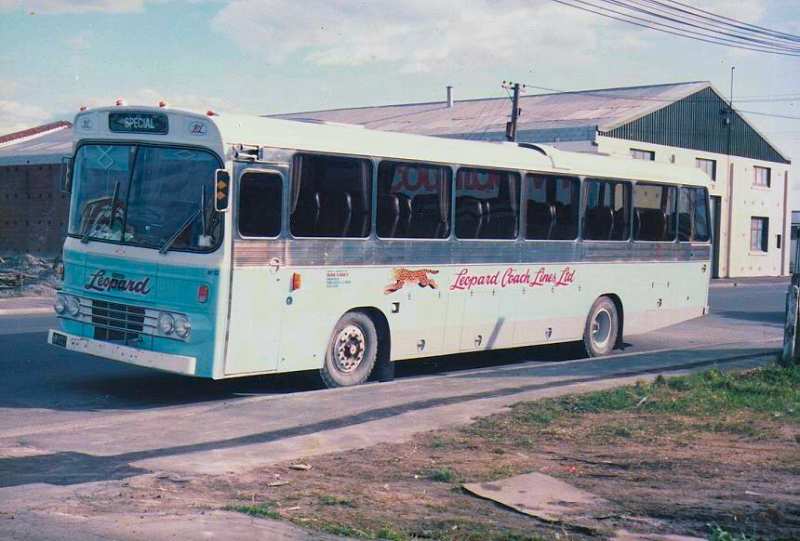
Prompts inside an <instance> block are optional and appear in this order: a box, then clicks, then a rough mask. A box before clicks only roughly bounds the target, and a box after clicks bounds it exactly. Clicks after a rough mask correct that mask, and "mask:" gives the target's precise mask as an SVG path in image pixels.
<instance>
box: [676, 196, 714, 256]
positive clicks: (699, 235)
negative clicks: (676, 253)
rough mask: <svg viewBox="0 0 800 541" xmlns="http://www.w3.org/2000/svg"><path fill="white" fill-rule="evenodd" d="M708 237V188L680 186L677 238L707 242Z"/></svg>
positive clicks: (709, 231)
mask: <svg viewBox="0 0 800 541" xmlns="http://www.w3.org/2000/svg"><path fill="white" fill-rule="evenodd" d="M710 238H711V228H710V227H709V215H708V190H706V189H705V188H692V187H682V188H681V189H680V195H679V197H678V240H680V241H683V242H688V241H695V242H708V240H709V239H710Z"/></svg>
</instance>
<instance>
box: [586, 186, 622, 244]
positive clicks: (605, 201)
mask: <svg viewBox="0 0 800 541" xmlns="http://www.w3.org/2000/svg"><path fill="white" fill-rule="evenodd" d="M584 184H585V186H586V204H585V208H584V217H583V238H584V239H586V240H628V238H629V236H630V209H631V185H630V183H628V182H622V181H616V180H594V179H592V180H587V181H586V182H585V183H584Z"/></svg>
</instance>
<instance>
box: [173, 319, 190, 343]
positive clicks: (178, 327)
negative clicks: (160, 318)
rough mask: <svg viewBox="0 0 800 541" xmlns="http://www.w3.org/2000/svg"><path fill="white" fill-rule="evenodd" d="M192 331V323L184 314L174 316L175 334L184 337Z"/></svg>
mask: <svg viewBox="0 0 800 541" xmlns="http://www.w3.org/2000/svg"><path fill="white" fill-rule="evenodd" d="M190 332H192V324H191V322H190V321H189V318H187V317H186V316H180V315H179V316H176V317H175V334H176V335H178V336H180V337H181V338H186V337H187V336H189V333H190Z"/></svg>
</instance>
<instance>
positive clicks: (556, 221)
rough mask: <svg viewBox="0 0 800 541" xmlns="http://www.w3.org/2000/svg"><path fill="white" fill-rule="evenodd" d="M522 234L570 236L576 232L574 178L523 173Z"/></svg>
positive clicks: (555, 237) (550, 237)
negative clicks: (524, 213) (525, 212)
mask: <svg viewBox="0 0 800 541" xmlns="http://www.w3.org/2000/svg"><path fill="white" fill-rule="evenodd" d="M525 180H526V183H527V188H528V190H527V198H526V201H525V205H526V211H527V223H526V227H525V238H527V239H541V240H574V239H575V238H576V237H577V236H578V195H579V191H578V190H579V186H580V184H579V183H578V179H576V178H570V177H556V176H549V175H526V176H525Z"/></svg>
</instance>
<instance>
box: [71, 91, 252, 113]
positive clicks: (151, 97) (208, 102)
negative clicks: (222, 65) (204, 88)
mask: <svg viewBox="0 0 800 541" xmlns="http://www.w3.org/2000/svg"><path fill="white" fill-rule="evenodd" d="M117 98H123V99H124V100H125V103H127V104H128V105H146V106H148V107H153V106H155V105H157V104H158V102H159V101H161V100H165V101H166V102H167V104H168V105H169V107H175V108H176V109H186V110H189V111H200V112H203V113H205V112H206V111H207V110H208V109H213V110H214V111H217V112H221V111H225V112H228V113H238V112H242V111H241V110H240V109H239V108H238V107H237V106H236V104H235V103H234V102H232V101H230V100H228V99H224V98H221V97H219V96H203V95H200V94H192V93H185V92H169V91H167V92H163V91H161V90H158V89H154V88H139V89H136V90H131V91H130V92H123V93H122V94H120V95H116V96H112V95H108V96H93V97H90V98H87V99H84V100H82V101H81V102H80V103H75V104H73V113H72V114H74V113H75V112H77V110H78V108H79V107H80V106H86V107H106V106H109V105H113V104H114V102H115V101H116V100H117Z"/></svg>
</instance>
